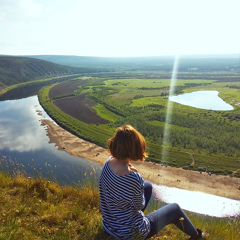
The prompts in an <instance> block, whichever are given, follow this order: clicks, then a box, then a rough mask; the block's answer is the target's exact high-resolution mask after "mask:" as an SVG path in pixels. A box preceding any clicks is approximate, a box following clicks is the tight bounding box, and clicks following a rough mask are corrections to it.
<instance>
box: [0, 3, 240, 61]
mask: <svg viewBox="0 0 240 240" xmlns="http://www.w3.org/2000/svg"><path fill="white" fill-rule="evenodd" d="M0 6H1V7H0V35H1V38H2V39H1V40H2V41H4V42H7V43H8V45H7V46H6V45H4V46H0V53H5V54H12V53H15V54H66V55H67V54H69V55H70V54H74V55H92V56H124V55H125V56H131V55H132V56H142V55H166V54H184V53H185V54H191V53H192V54H198V53H224V52H229V53H230V52H234V51H235V52H236V51H237V49H238V45H239V44H238V42H239V41H240V36H239V33H238V32H239V31H237V29H238V23H239V21H240V15H239V13H238V10H239V8H240V3H239V1H238V0H229V1H225V0H223V1H221V0H220V1H219V0H218V1H215V0H211V1H209V0H201V1H200V0H196V1H192V0H182V1H179V0H168V1H165V0H149V1H143V0H138V1H136V0H131V1H127V0H121V1H118V0H115V1H112V0H102V1H99V0H88V1H86V0H68V1H66V0H51V1H49V0H41V1H40V0H8V1H5V0H0Z"/></svg>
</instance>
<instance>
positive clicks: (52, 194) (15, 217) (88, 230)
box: [0, 172, 240, 240]
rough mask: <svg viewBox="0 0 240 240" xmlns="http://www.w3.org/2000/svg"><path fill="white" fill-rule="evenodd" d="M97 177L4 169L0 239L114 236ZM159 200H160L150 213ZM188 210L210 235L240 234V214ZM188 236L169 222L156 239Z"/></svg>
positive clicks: (99, 239) (214, 238) (229, 237)
mask: <svg viewBox="0 0 240 240" xmlns="http://www.w3.org/2000/svg"><path fill="white" fill-rule="evenodd" d="M94 181H95V180H92V179H89V178H86V182H85V184H83V185H82V186H75V187H71V186H60V185H58V184H57V183H54V182H50V181H49V180H48V179H44V178H31V177H24V175H23V174H21V173H16V174H15V175H14V176H9V175H8V174H7V173H4V172H0V201H1V205H0V239H1V240H6V239H11V240H19V239H36V240H37V239H59V240H64V239H66V240H67V239H76V240H77V239H81V240H91V239H94V240H103V239H108V240H112V239H114V238H112V237H109V236H107V235H106V234H105V233H104V231H103V228H102V222H101V220H102V218H101V213H100V208H99V193H98V189H97V186H96V184H95V183H94ZM158 206H159V205H158V203H157V202H156V204H155V205H153V206H152V208H151V209H148V211H147V212H146V214H147V213H148V212H151V211H153V210H154V209H156V208H158ZM187 214H188V216H189V218H190V219H191V221H192V222H193V223H194V225H195V226H197V227H198V228H200V229H203V230H204V231H205V232H206V233H207V235H208V239H211V240H219V239H226V240H238V239H240V228H239V224H240V218H233V219H228V218H222V219H221V218H211V217H204V216H201V215H198V214H194V213H187ZM188 238H189V237H188V236H187V235H186V234H184V233H182V232H181V231H180V230H179V229H177V228H176V227H175V226H174V225H169V226H167V227H165V228H164V229H163V230H161V231H160V232H159V234H158V235H156V236H154V237H153V238H152V239H172V240H183V239H188Z"/></svg>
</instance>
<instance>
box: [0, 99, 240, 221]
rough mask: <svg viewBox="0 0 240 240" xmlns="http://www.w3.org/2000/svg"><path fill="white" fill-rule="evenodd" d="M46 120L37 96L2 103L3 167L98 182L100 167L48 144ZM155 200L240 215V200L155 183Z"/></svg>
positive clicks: (0, 149)
mask: <svg viewBox="0 0 240 240" xmlns="http://www.w3.org/2000/svg"><path fill="white" fill-rule="evenodd" d="M43 118H49V119H50V117H49V116H48V115H47V113H46V112H45V111H44V110H43V109H42V107H41V105H40V104H39V102H38V98H37V96H32V97H28V98H24V99H18V100H7V101H2V102H0V163H1V165H0V168H1V169H7V170H8V171H9V172H10V173H11V172H13V171H14V170H17V169H19V170H21V171H25V172H26V173H27V174H28V175H31V176H43V177H46V178H49V179H53V180H56V181H58V182H59V183H60V184H62V185H79V184H81V183H82V182H83V181H85V180H86V179H88V178H91V177H92V176H93V175H92V173H93V171H94V172H96V175H94V176H96V178H97V179H98V178H99V174H100V170H101V166H100V165H99V164H97V163H95V162H92V161H88V160H86V159H83V158H77V157H74V156H71V155H69V154H68V153H66V152H65V151H59V150H58V148H57V147H56V146H55V144H49V138H48V136H47V135H46V126H43V125H42V124H41V119H43ZM154 197H155V198H158V199H160V200H161V201H163V202H166V203H171V202H177V203H178V204H179V205H180V206H181V207H182V208H183V209H186V210H189V211H192V212H196V213H200V214H204V215H209V216H215V217H229V216H236V215H240V201H239V200H233V199H228V198H223V197H218V196H214V195H210V194H204V193H199V192H191V191H187V190H181V189H177V188H171V187H166V186H161V185H160V186H159V185H155V184H154Z"/></svg>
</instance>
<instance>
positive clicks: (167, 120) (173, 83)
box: [161, 55, 179, 162]
mask: <svg viewBox="0 0 240 240" xmlns="http://www.w3.org/2000/svg"><path fill="white" fill-rule="evenodd" d="M178 65H179V56H178V55H176V56H175V59H174V65H173V71H172V77H171V82H170V90H169V97H170V96H172V95H173V94H174V92H175V86H176V80H177V71H178ZM172 104H173V103H172V101H170V99H169V98H168V103H167V111H166V118H165V125H164V131H163V144H162V157H161V159H162V162H166V159H167V151H166V148H167V145H168V142H169V141H168V140H169V133H170V128H171V125H170V123H171V115H172Z"/></svg>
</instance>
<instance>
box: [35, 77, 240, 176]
mask: <svg viewBox="0 0 240 240" xmlns="http://www.w3.org/2000/svg"><path fill="white" fill-rule="evenodd" d="M170 85H171V80H170V79H135V78H133V79H108V78H94V77H93V78H90V79H88V80H87V81H85V83H84V84H82V85H81V86H79V87H78V88H77V89H75V90H74V92H73V93H74V95H75V96H78V95H81V94H83V93H85V94H87V97H88V98H89V99H92V100H94V101H95V103H96V105H95V106H94V107H92V108H93V109H94V110H95V111H96V114H97V115H99V116H100V117H102V118H104V119H107V120H109V121H110V123H108V124H86V123H82V122H81V121H79V120H77V119H74V118H72V117H70V116H68V115H66V114H64V113H63V112H62V111H61V110H60V109H58V108H56V106H55V105H54V103H53V101H52V100H51V99H49V97H48V92H49V89H50V87H47V88H45V89H42V90H41V91H40V92H39V99H40V102H41V104H42V105H43V106H44V108H45V109H46V110H47V112H48V113H49V114H50V115H51V116H52V117H53V118H54V119H55V120H56V121H57V122H58V123H60V124H61V125H62V126H63V127H65V128H66V129H68V130H69V131H71V132H74V133H75V134H76V135H78V136H80V137H83V138H84V139H86V140H89V141H92V142H95V143H97V144H98V145H100V146H103V147H106V142H107V139H108V138H109V136H111V135H112V134H113V133H114V131H115V129H116V127H118V126H120V125H123V124H132V125H133V126H134V127H136V128H137V129H138V130H139V131H140V132H141V133H142V134H143V135H144V136H145V137H146V139H147V144H148V153H149V158H148V160H151V161H155V162H162V163H166V164H168V165H171V166H175V167H184V168H186V169H192V170H203V171H211V172H214V173H217V174H230V175H232V176H234V177H240V173H239V171H238V170H239V169H240V144H239V136H240V121H239V120H240V106H239V104H238V103H239V102H240V94H239V93H240V89H239V88H238V87H239V86H240V84H239V83H238V82H231V79H230V80H229V81H228V80H225V81H224V82H223V81H218V80H214V79H211V80H209V79H187V80H186V79H178V80H177V81H176V84H175V94H179V93H184V92H192V91H198V90H217V91H219V96H220V97H221V98H222V99H223V100H225V101H226V102H227V103H230V104H232V105H233V107H234V110H232V111H211V110H202V109H197V108H193V107H189V106H184V105H180V104H177V103H173V102H172V103H171V106H172V109H171V114H170V116H169V119H168V122H167V120H166V115H167V106H168V95H169V91H170ZM60 97H61V96H60ZM63 98H64V97H63ZM164 131H165V135H164V136H163V133H164ZM189 152H191V153H193V156H194V159H195V164H194V165H191V163H192V158H191V156H190V155H189Z"/></svg>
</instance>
